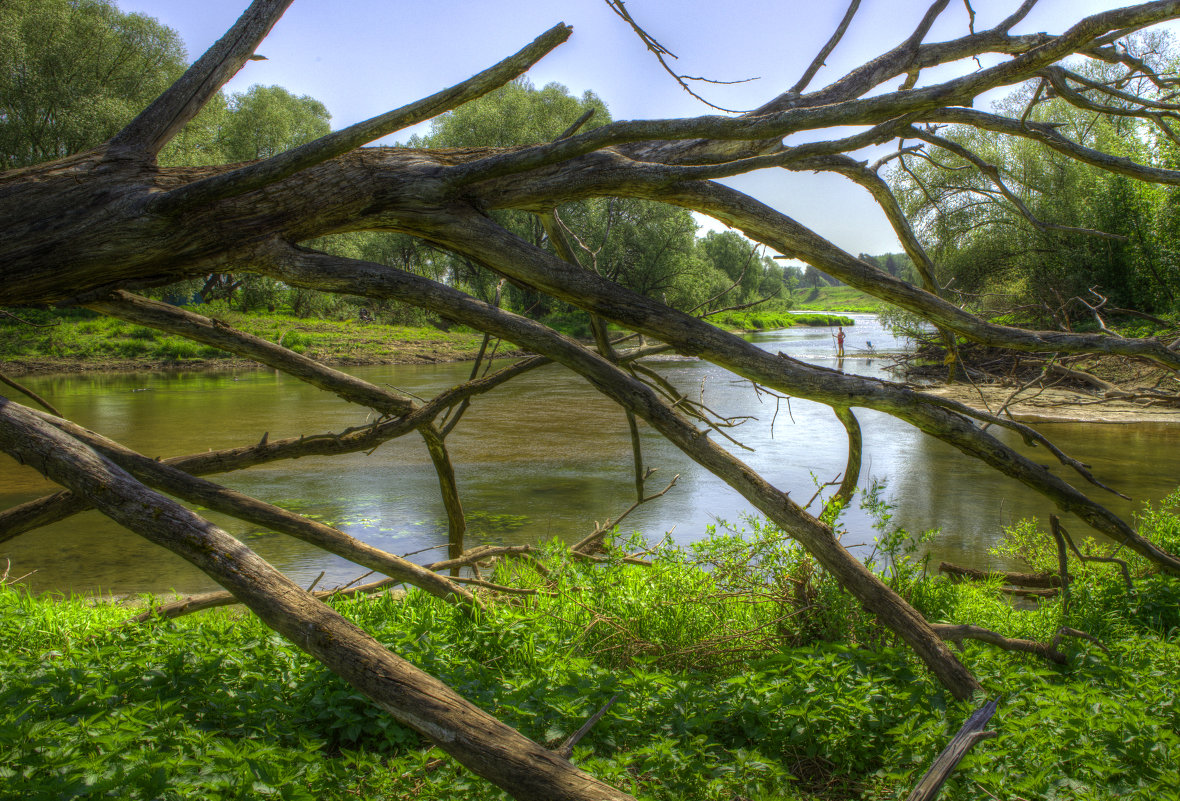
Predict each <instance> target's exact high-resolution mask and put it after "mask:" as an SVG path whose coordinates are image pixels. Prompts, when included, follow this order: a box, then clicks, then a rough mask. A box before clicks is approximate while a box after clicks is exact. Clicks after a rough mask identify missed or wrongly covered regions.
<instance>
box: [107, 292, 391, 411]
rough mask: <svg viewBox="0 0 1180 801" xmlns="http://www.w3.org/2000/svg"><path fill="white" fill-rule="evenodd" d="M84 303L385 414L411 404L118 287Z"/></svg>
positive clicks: (217, 322) (284, 350)
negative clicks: (229, 354)
mask: <svg viewBox="0 0 1180 801" xmlns="http://www.w3.org/2000/svg"><path fill="white" fill-rule="evenodd" d="M86 307H87V308H89V309H93V310H94V311H97V312H102V313H103V314H109V315H111V316H112V317H118V318H120V319H122V320H127V321H129V322H133V323H138V324H139V325H145V326H148V327H149V328H155V329H158V330H160V331H168V332H170V333H174V334H179V335H180V336H183V337H187V338H188V339H195V340H196V341H198V342H204V343H205V344H206V345H212V346H213V347H215V348H221V349H222V350H228V351H229V352H230V353H236V354H238V355H239V356H244V357H245V358H247V359H253V360H254V361H256V362H260V363H262V364H265V365H267V366H268V367H274V368H276V369H279V370H282V371H283V372H285V373H289V374H290V375H293V376H295V377H297V378H299V379H300V380H303V381H306V382H307V383H309V384H311V385H312V386H315V387H319V388H320V389H323V390H327V391H328V392H333V393H335V394H336V395H339V396H340V397H341V398H344V399H345V400H347V401H350V402H352V403H359V404H361V405H362V406H368V407H370V408H372V409H376V410H377V411H379V412H382V413H384V414H391V415H401V414H405V413H406V412H408V411H410V410H411V409H412V408H413V406H414V404H413V402H412V401H411V400H410V399H409V398H406V397H403V396H401V395H398V394H397V393H394V392H390V391H389V390H387V389H382V388H381V387H378V386H376V385H374V384H370V383H369V382H368V381H363V380H361V379H359V378H354V377H353V376H350V375H348V374H347V373H342V372H340V371H339V370H333V369H332V368H331V367H325V366H324V365H322V364H320V363H319V362H317V361H315V360H314V359H309V358H307V357H306V356H302V355H300V354H298V353H295V352H294V351H292V350H288V349H287V348H284V347H282V346H280V345H276V344H274V343H272V342H267V341H266V340H265V339H260V338H259V337H256V336H253V335H252V334H247V333H245V332H244V331H238V330H236V329H234V328H233V327H231V326H230V325H228V324H226V323H223V322H221V321H220V320H214V319H210V318H208V317H203V316H201V315H199V314H195V313H193V312H190V311H186V310H184V309H181V308H178V307H176V306H172V305H169V304H167V303H161V302H160V301H157V300H150V299H149V298H144V297H140V296H138V295H133V294H132V293H130V292H126V291H123V290H116V291H115V292H112V293H111V294H110V295H108V296H107V297H105V298H103V299H101V300H94V301H91V302H89V303H87V304H86Z"/></svg>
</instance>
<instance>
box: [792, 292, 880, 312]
mask: <svg viewBox="0 0 1180 801" xmlns="http://www.w3.org/2000/svg"><path fill="white" fill-rule="evenodd" d="M792 300H793V301H794V304H795V306H794V307H795V308H796V309H799V310H802V311H826V312H869V313H872V312H876V311H877V310H878V309H879V308H880V307H881V301H880V300H878V299H877V298H874V297H873V296H872V295H866V294H865V293H864V292H861V291H860V290H859V289H853V288H852V287H850V286H824V287H817V288H815V289H797V290H795V294H794V296H793V298H792Z"/></svg>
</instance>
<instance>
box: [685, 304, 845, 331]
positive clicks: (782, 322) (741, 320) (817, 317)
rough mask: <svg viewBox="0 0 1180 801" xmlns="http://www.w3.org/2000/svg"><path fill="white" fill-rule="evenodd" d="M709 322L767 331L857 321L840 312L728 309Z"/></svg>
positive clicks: (742, 329)
mask: <svg viewBox="0 0 1180 801" xmlns="http://www.w3.org/2000/svg"><path fill="white" fill-rule="evenodd" d="M708 320H709V322H711V323H712V324H713V325H715V326H717V327H718V328H725V329H728V330H740V331H766V330H771V329H775V328H791V327H792V326H797V325H803V326H838V325H846V326H852V325H855V324H856V321H855V320H853V319H852V318H851V317H844V316H842V315H838V314H820V313H799V312H790V311H759V310H757V309H753V310H750V311H728V312H721V313H720V314H713V315H710V316H709V317H708Z"/></svg>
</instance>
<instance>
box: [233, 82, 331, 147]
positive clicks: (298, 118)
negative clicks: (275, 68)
mask: <svg viewBox="0 0 1180 801" xmlns="http://www.w3.org/2000/svg"><path fill="white" fill-rule="evenodd" d="M228 112H229V113H228V115H227V119H226V123H225V125H224V126H223V127H222V130H221V131H220V132H219V137H218V138H219V140H220V145H221V148H222V157H223V158H224V160H225V161H253V160H255V159H266V158H270V157H271V156H277V155H278V154H279V153H282V152H284V151H286V150H290V149H291V148H293V147H298V146H299V145H302V144H305V143H307V142H311V141H313V140H315V139H319V138H320V137H321V136H324V135H325V134H327V133H328V132H329V131H330V130H331V126H330V125H329V121H330V120H331V119H332V115H331V114H329V113H328V110H327V109H326V108H325V107H324V104H323V103H321V102H320V101H318V100H316V99H315V98H313V97H308V96H307V95H303V96H301V97H296V96H295V95H293V94H291V93H290V92H288V91H287V90H286V89H284V88H283V87H281V86H260V85H258V84H255V85H254V86H251V87H250V88H249V89H247V90H246V91H245V92H241V93H237V94H234V95H233V96H232V97H230V99H229V108H228Z"/></svg>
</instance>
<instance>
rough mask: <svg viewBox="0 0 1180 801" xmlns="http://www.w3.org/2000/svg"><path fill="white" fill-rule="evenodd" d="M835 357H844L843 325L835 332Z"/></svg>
mask: <svg viewBox="0 0 1180 801" xmlns="http://www.w3.org/2000/svg"><path fill="white" fill-rule="evenodd" d="M836 358H837V359H843V358H844V326H840V327H839V330H838V331H837V332H836Z"/></svg>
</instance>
